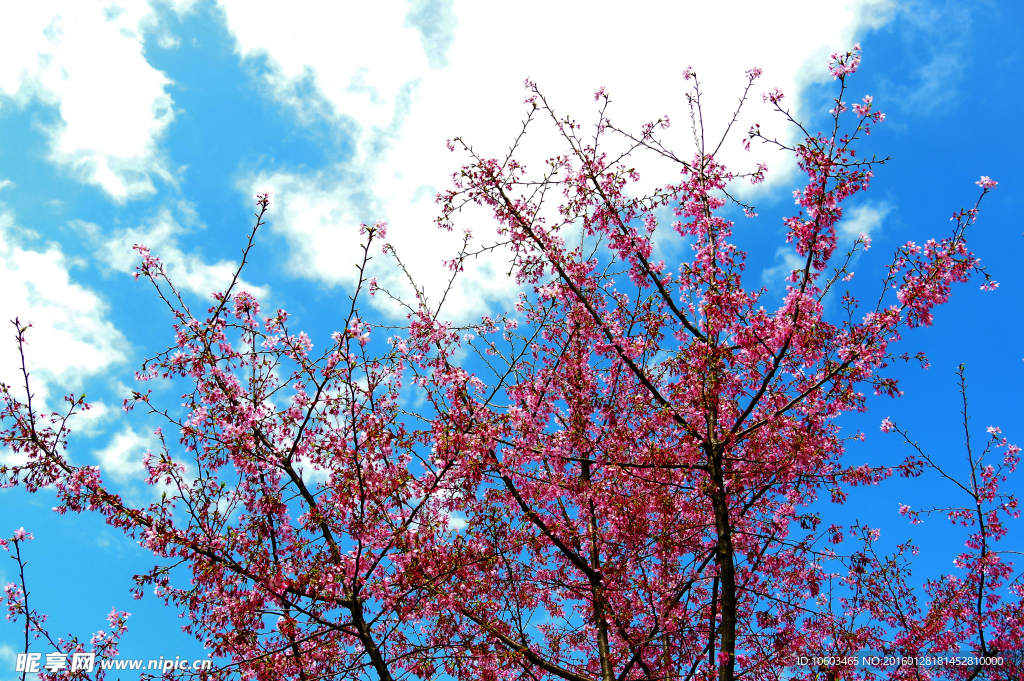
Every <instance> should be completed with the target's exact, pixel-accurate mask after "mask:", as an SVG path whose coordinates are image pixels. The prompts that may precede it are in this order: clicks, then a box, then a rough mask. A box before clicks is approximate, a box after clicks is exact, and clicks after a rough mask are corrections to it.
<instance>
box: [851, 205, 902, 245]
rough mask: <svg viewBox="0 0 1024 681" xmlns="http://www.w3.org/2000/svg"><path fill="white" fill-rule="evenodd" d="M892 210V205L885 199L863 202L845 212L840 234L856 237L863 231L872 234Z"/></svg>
mask: <svg viewBox="0 0 1024 681" xmlns="http://www.w3.org/2000/svg"><path fill="white" fill-rule="evenodd" d="M891 212H892V206H891V205H889V204H888V203H887V202H885V201H876V202H871V201H869V202H866V203H862V204H860V205H859V206H856V207H855V208H852V209H850V210H848V211H846V212H845V215H844V216H843V219H842V220H841V221H840V222H839V236H840V237H843V238H846V239H856V238H857V236H858V235H859V234H862V233H863V234H867V235H870V234H871V232H872V231H874V230H875V229H876V228H877V227H878V226H879V225H881V224H882V220H883V219H885V216H886V215H888V214H889V213H891Z"/></svg>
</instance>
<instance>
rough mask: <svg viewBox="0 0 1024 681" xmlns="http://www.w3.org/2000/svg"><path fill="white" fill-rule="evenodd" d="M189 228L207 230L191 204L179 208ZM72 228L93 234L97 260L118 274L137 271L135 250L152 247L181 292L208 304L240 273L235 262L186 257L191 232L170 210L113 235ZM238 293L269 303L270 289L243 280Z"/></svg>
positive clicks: (78, 226) (193, 255) (76, 223)
mask: <svg viewBox="0 0 1024 681" xmlns="http://www.w3.org/2000/svg"><path fill="white" fill-rule="evenodd" d="M178 213H180V214H181V215H182V217H183V218H184V221H185V223H186V224H191V225H195V226H196V228H199V229H204V227H202V226H201V225H199V224H198V223H197V222H195V215H194V212H193V211H192V209H191V207H190V206H188V205H187V204H185V205H182V206H180V207H179V208H178ZM71 226H72V227H74V228H76V229H80V230H84V231H86V232H88V233H90V234H91V235H92V237H93V239H94V242H95V243H96V257H97V258H98V259H99V260H100V261H102V262H104V263H105V264H107V265H108V266H109V267H111V268H112V269H115V270H119V271H121V272H125V273H131V272H134V271H135V268H136V267H137V266H138V265H139V262H140V257H139V254H138V253H137V252H135V250H133V246H134V245H135V244H142V245H145V246H147V247H149V249H150V252H151V253H152V254H153V255H155V256H157V257H158V258H160V259H161V260H162V261H163V263H164V266H165V268H166V269H167V274H168V276H169V277H170V279H171V281H172V282H173V283H174V285H175V287H176V288H178V290H179V291H189V292H192V293H195V294H196V295H198V296H201V297H202V298H203V299H204V300H208V299H209V297H210V294H212V293H213V292H215V291H223V290H224V289H225V288H227V286H228V284H229V283H231V277H232V276H234V273H235V271H236V270H237V269H238V263H237V262H235V261H231V260H219V261H217V262H215V263H212V264H208V263H206V262H205V261H204V260H203V258H202V256H201V255H199V254H196V253H185V252H184V251H182V250H181V247H180V246H179V245H178V237H179V236H180V235H182V234H184V233H185V232H186V231H187V229H186V227H184V226H182V225H181V224H180V223H179V221H178V220H176V219H175V217H174V214H173V213H172V211H171V210H170V209H169V208H166V207H164V208H162V209H161V210H160V211H159V212H158V213H157V214H156V215H155V216H154V217H153V218H152V219H151V220H149V221H148V222H147V224H145V225H143V226H140V227H135V228H131V229H122V230H118V231H115V232H112V233H110V234H103V233H102V230H101V229H100V227H98V226H97V225H94V224H91V223H87V222H82V221H72V223H71ZM235 291H236V292H238V291H248V292H249V293H251V294H252V295H254V296H256V297H257V298H258V299H260V300H261V301H262V302H263V303H266V299H267V296H268V295H269V289H268V288H267V287H265V286H257V285H254V284H251V283H249V282H246V281H245V280H244V279H241V280H239V282H238V283H237V284H236V288H235Z"/></svg>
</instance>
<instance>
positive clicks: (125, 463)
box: [96, 426, 152, 482]
mask: <svg viewBox="0 0 1024 681" xmlns="http://www.w3.org/2000/svg"><path fill="white" fill-rule="evenodd" d="M151 440H152V438H150V437H146V436H143V435H139V434H138V433H136V432H135V430H134V429H133V428H132V427H131V426H125V428H124V429H123V430H122V431H121V432H120V433H118V434H117V435H115V436H114V437H113V439H111V440H110V444H109V445H107V446H106V447H105V448H103V449H101V450H99V451H98V452H96V458H97V460H99V463H100V471H101V472H102V474H103V477H104V479H109V478H111V477H113V478H114V479H115V480H117V481H118V482H124V481H126V480H128V479H129V478H144V477H145V475H146V469H145V467H143V465H142V456H143V454H144V453H145V451H146V450H147V449H149V448H150V447H151V446H152V442H151Z"/></svg>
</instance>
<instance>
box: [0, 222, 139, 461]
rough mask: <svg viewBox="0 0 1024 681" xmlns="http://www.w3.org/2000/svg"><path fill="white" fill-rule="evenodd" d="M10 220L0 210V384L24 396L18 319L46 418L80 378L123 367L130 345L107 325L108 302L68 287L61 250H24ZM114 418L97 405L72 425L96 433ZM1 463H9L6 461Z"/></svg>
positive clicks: (34, 388)
mask: <svg viewBox="0 0 1024 681" xmlns="http://www.w3.org/2000/svg"><path fill="white" fill-rule="evenodd" d="M18 232H19V230H18V227H17V225H16V224H15V222H14V217H13V216H12V214H11V213H10V212H8V211H6V210H3V209H2V208H0V290H2V291H3V296H0V324H3V330H2V331H0V380H2V381H3V382H4V383H7V384H8V385H11V386H13V387H14V390H15V394H16V395H21V394H22V392H23V388H22V387H21V386H23V385H24V381H23V378H22V376H21V373H20V369H19V367H20V361H21V360H20V356H19V354H18V348H17V345H16V344H15V342H14V335H15V331H14V328H13V326H11V325H9V324H8V320H12V319H14V318H15V317H18V318H19V320H20V323H21V324H22V325H24V324H27V323H29V322H31V324H32V327H33V328H32V329H30V330H29V331H28V332H27V341H28V342H27V345H26V347H25V351H26V363H27V365H28V369H29V371H30V373H31V375H32V392H33V394H34V403H35V406H36V407H37V408H38V409H40V410H42V411H46V410H47V409H56V408H58V405H57V404H55V402H56V400H55V399H54V397H53V392H54V390H55V389H58V388H59V389H61V390H75V391H76V392H80V391H81V388H82V385H83V383H84V381H85V379H87V378H89V377H93V376H96V375H98V374H102V373H103V372H105V371H107V370H109V368H110V367H112V366H114V365H116V364H118V363H121V362H123V361H125V359H126V354H125V350H126V346H127V341H126V340H125V338H124V336H123V335H122V334H121V332H120V331H119V330H118V329H117V328H116V327H114V325H113V324H111V323H110V322H109V321H106V319H105V316H106V311H107V305H106V303H105V302H104V301H103V300H102V299H100V298H99V297H98V296H97V295H96V294H95V293H93V292H92V291H90V290H89V289H87V288H85V287H84V286H82V285H80V284H78V283H75V282H74V281H72V279H71V276H70V274H69V262H68V259H67V258H66V257H65V255H64V254H63V253H62V251H61V250H60V248H59V247H58V246H56V245H54V244H50V245H49V246H48V247H47V249H46V250H33V249H26V248H22V247H21V246H19V245H18V244H17V234H18ZM110 415H111V412H110V410H109V409H108V408H107V407H106V405H104V404H102V403H97V404H95V405H94V408H93V409H92V410H90V411H89V412H85V413H84V414H83V415H82V416H81V417H80V418H79V419H78V421H77V425H76V426H75V427H76V429H77V430H78V431H79V432H82V431H84V432H86V433H89V432H93V431H94V430H95V429H96V427H97V426H98V424H99V423H100V422H103V421H105V420H106V419H107V418H109V416H110ZM4 458H5V460H8V461H9V460H10V459H9V457H8V456H5V457H4Z"/></svg>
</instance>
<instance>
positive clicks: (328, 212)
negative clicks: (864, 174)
mask: <svg viewBox="0 0 1024 681" xmlns="http://www.w3.org/2000/svg"><path fill="white" fill-rule="evenodd" d="M221 4H222V6H223V7H224V9H225V15H226V17H227V22H228V26H229V28H230V30H231V31H232V32H233V34H234V36H235V38H236V41H237V49H238V51H239V52H240V54H241V55H243V56H244V57H245V58H247V59H250V60H253V59H257V60H258V59H265V61H266V65H267V67H268V70H267V74H266V76H265V77H266V83H267V85H268V90H269V92H271V93H272V95H273V96H274V97H275V98H276V99H277V100H278V101H280V102H282V103H283V104H284V105H286V106H290V107H293V108H294V109H295V111H296V112H297V115H298V116H299V120H300V121H302V120H307V119H309V118H310V117H323V118H326V119H328V120H329V121H331V122H333V123H334V124H335V126H336V130H337V131H338V134H339V135H343V136H349V137H351V140H352V143H353V146H354V154H353V157H352V159H351V160H346V161H343V162H339V164H338V166H337V168H335V169H331V170H330V171H329V172H326V171H323V170H321V171H319V172H315V173H310V172H306V171H302V170H287V169H284V170H280V171H279V172H277V173H276V174H273V175H262V176H258V177H253V178H251V180H250V181H248V182H246V183H245V184H244V188H245V190H246V191H250V190H254V189H261V188H266V187H273V188H274V189H275V190H276V191H277V192H278V195H277V197H276V199H277V201H278V203H277V206H278V209H277V210H275V213H274V222H273V225H272V227H273V228H275V229H277V230H279V231H281V232H283V233H284V234H286V235H287V236H288V238H289V239H290V241H291V244H292V248H293V254H292V257H293V261H292V264H293V269H294V270H295V271H296V273H299V274H301V275H302V276H307V277H309V278H311V279H315V280H316V279H318V280H321V281H324V282H329V283H350V282H351V281H352V276H353V274H354V268H353V267H352V263H353V261H354V259H355V257H356V249H355V248H354V247H353V243H354V241H353V239H354V235H355V229H356V226H357V225H358V223H359V222H367V221H372V220H375V219H387V220H388V221H389V223H390V225H391V232H390V240H391V241H392V242H393V243H395V244H396V246H397V247H398V248H399V252H400V253H401V254H402V255H403V256H405V257H406V259H409V260H411V262H410V266H411V269H412V270H413V273H414V275H415V276H416V278H417V280H418V281H421V282H425V283H426V284H427V285H428V290H431V291H433V292H435V296H436V295H437V293H438V292H439V290H440V288H441V287H442V285H443V282H444V281H446V279H447V276H446V274H447V273H446V272H444V271H443V269H442V268H441V267H440V260H441V258H442V257H450V256H451V255H452V253H453V247H454V243H457V242H458V240H459V238H458V237H459V235H443V234H439V233H438V231H437V229H436V228H435V227H434V224H433V219H434V218H435V217H436V214H437V207H436V206H435V205H434V203H433V200H432V199H433V196H434V194H435V192H436V191H437V190H438V189H443V188H447V187H448V186H449V184H450V173H451V172H452V171H454V170H457V165H458V164H459V163H461V162H463V161H464V159H463V158H462V157H461V156H457V155H452V154H450V153H448V152H447V150H446V149H445V148H444V140H445V139H446V138H449V137H454V136H457V135H458V136H462V137H463V138H465V139H466V140H467V141H469V142H471V143H472V144H473V145H474V147H475V148H476V149H477V150H478V151H479V152H480V153H481V154H483V155H485V156H500V155H502V154H503V153H504V152H505V151H506V150H507V148H508V145H509V144H510V143H511V141H512V139H513V137H514V135H515V134H516V132H517V131H518V128H519V125H520V121H521V119H522V117H523V116H524V115H525V107H524V106H523V105H522V100H523V97H524V94H523V89H522V82H523V79H524V78H525V77H527V76H529V77H530V78H531V79H532V80H534V81H535V82H537V83H538V85H539V86H540V87H541V89H542V90H543V91H544V92H545V93H547V94H548V95H549V96H550V98H551V101H552V103H553V105H554V106H555V107H556V110H557V111H558V112H560V113H562V114H571V115H572V116H573V117H575V118H576V119H577V120H578V121H579V122H580V123H583V124H585V125H586V124H589V123H590V122H591V121H592V120H594V118H595V113H596V104H595V103H594V102H593V93H594V91H596V90H597V89H598V87H600V86H607V88H608V90H609V92H610V94H611V97H612V100H613V101H612V107H611V109H610V110H609V115H610V117H611V119H612V120H613V121H614V122H615V124H616V125H618V126H620V127H623V128H625V129H627V130H629V129H634V130H635V129H636V128H637V127H638V126H639V125H640V124H642V123H643V122H645V121H648V120H652V119H655V118H657V117H658V116H660V115H662V114H665V113H670V114H672V115H673V116H674V121H675V124H674V126H673V128H672V129H671V130H670V131H669V133H670V134H669V135H668V141H669V142H670V143H671V144H672V145H673V146H675V147H676V149H677V151H679V152H681V153H682V154H683V155H684V157H685V156H688V155H689V153H691V152H689V151H688V149H692V137H691V133H690V131H689V126H688V122H689V121H688V112H687V109H686V104H685V100H684V89H685V87H686V85H687V84H686V83H685V82H684V81H683V79H682V78H681V76H680V73H681V72H682V70H683V68H685V67H686V66H693V67H694V68H695V69H696V71H697V73H698V75H699V76H700V78H701V81H702V83H703V91H704V92H705V93H706V94H705V99H704V119H705V121H707V122H709V123H708V126H707V127H708V137H709V138H713V139H717V137H716V136H719V135H721V133H722V131H723V130H724V126H725V121H727V120H728V117H729V116H730V115H731V111H732V109H733V107H734V106H735V104H736V102H737V100H738V95H739V93H740V91H741V88H742V86H743V78H744V77H743V72H744V71H745V70H746V69H748V68H751V67H753V66H760V67H761V68H762V69H763V71H764V76H763V77H762V80H761V81H760V82H759V83H758V84H757V89H756V91H755V93H754V95H755V96H754V97H753V98H752V99H751V101H749V102H748V108H747V110H746V111H747V113H746V114H745V115H744V117H743V118H742V119H741V120H740V121H739V122H738V123H737V125H736V128H735V130H734V132H737V133H740V134H742V133H743V132H744V131H745V130H746V129H747V127H749V125H750V123H752V122H754V121H757V122H760V123H762V127H763V129H765V130H766V131H768V132H774V133H776V134H778V135H780V136H782V137H783V138H784V139H789V138H790V137H791V130H790V129H788V128H787V127H786V126H784V125H783V124H782V122H781V121H780V120H779V117H778V116H772V115H771V114H770V113H769V112H768V111H767V110H766V107H765V105H763V104H762V103H761V101H760V97H759V94H760V92H762V91H764V90H767V89H769V88H770V87H774V86H780V87H782V88H783V90H785V91H786V92H787V95H788V99H787V100H786V101H787V102H789V103H790V104H791V106H793V107H794V108H795V110H796V111H797V112H799V111H800V105H801V102H802V100H801V90H802V88H803V87H805V86H806V85H807V84H808V83H809V82H812V81H821V80H823V79H827V78H829V76H828V74H827V72H826V70H825V59H826V58H827V56H828V54H829V53H830V52H832V51H835V50H838V49H846V48H848V47H849V46H850V44H852V42H853V41H854V39H855V37H856V35H857V34H858V33H859V32H861V31H862V30H863V29H864V28H865V27H875V26H878V25H880V24H881V23H883V22H884V21H885V20H886V18H887V17H888V16H889V9H890V8H891V6H892V3H891V2H890V1H889V0H878V1H875V2H854V1H852V0H851V1H847V2H837V3H828V4H826V5H822V4H821V3H820V2H816V1H814V0H805V1H803V2H792V3H790V4H789V5H788V6H787V11H786V12H765V11H764V5H763V4H762V3H758V2H753V1H749V2H742V3H729V4H726V5H718V6H712V5H709V4H707V3H700V4H697V3H675V4H667V3H656V2H653V1H651V2H646V3H644V2H641V3H640V4H637V3H634V4H633V5H631V6H630V9H629V11H628V12H624V11H623V10H622V8H621V5H620V4H614V5H613V4H611V3H604V4H602V3H587V4H586V5H585V6H584V5H578V4H574V3H557V2H550V0H545V1H544V2H541V1H539V0H535V1H527V2H525V3H519V4H517V5H516V8H515V11H509V10H508V9H507V8H506V7H504V6H502V5H495V4H489V3H470V2H457V3H455V4H454V7H452V4H451V3H450V2H447V3H446V2H443V1H442V2H437V1H436V0H435V2H434V3H433V4H431V3H430V2H422V1H417V2H416V3H414V5H410V4H408V3H405V2H401V1H400V0H392V1H390V2H385V1H382V2H375V3H346V4H344V5H342V4H335V5H329V4H322V3H311V4H308V5H302V6H289V8H288V9H287V11H285V10H282V9H281V8H280V5H278V4H275V3H272V2H270V1H269V0H267V1H265V2H253V0H244V1H243V0H222V1H221ZM270 17H272V18H273V19H272V20H270ZM371 26H372V30H368V27H371ZM339 27H343V28H342V30H341V33H340V34H339ZM445 63H447V66H445ZM805 64H807V65H809V67H808V68H803V67H804V66H805ZM811 67H813V68H811ZM311 89H312V90H313V91H314V92H315V95H314V96H312V97H310V96H308V95H306V96H303V94H302V93H308V92H309V91H310V90H311ZM538 123H540V125H537V126H535V129H534V131H533V132H532V133H531V134H530V135H528V141H529V142H530V145H529V146H528V148H526V149H524V150H523V152H522V153H521V154H519V157H520V159H521V160H522V161H524V162H525V163H526V165H527V167H528V168H530V167H532V168H534V169H537V168H540V167H543V166H542V162H543V159H544V158H546V157H548V156H550V155H552V154H553V153H557V152H558V151H560V150H561V146H554V145H553V144H552V143H551V137H550V135H551V133H550V132H549V128H550V126H549V124H548V122H546V121H538ZM734 147H735V148H734ZM721 158H722V159H723V160H724V161H725V162H726V163H727V164H730V165H735V167H737V168H742V169H749V168H752V167H753V165H754V163H756V162H757V161H767V163H768V164H769V167H770V169H771V170H773V171H775V173H774V174H771V173H770V174H769V184H770V183H771V182H773V181H778V180H779V179H784V178H785V176H786V175H787V174H788V173H789V172H791V171H792V169H793V164H792V162H791V161H790V160H788V159H787V158H785V157H784V156H782V155H780V154H778V153H774V152H770V151H769V150H767V149H766V148H760V149H758V148H756V147H755V150H754V151H753V152H752V153H751V154H750V155H747V154H745V153H744V152H742V151H741V148H740V144H739V136H737V137H735V138H734V140H733V142H732V144H731V145H730V146H727V147H726V148H725V149H724V151H723V153H722V154H721ZM644 164H645V165H640V166H639V167H640V169H641V171H643V170H644V169H645V168H646V169H647V172H646V174H644V176H643V177H644V180H643V184H642V186H641V187H639V191H643V190H644V189H646V188H650V187H652V186H654V185H656V184H661V183H664V182H666V181H669V180H672V179H674V178H675V177H676V176H677V172H678V168H674V167H671V166H669V165H667V164H666V163H659V162H658V161H657V160H656V159H652V160H651V161H650V162H648V161H644ZM761 191H763V189H762V190H761ZM490 222H491V221H490V220H488V219H487V216H486V215H484V214H483V213H477V214H476V215H473V216H464V217H463V218H462V219H460V221H459V226H463V225H465V226H472V227H473V229H474V230H475V231H477V232H484V233H486V232H487V231H488V230H489V229H490ZM481 225H483V226H486V227H485V228H483V229H481ZM506 270H507V265H506V263H504V262H503V261H502V259H501V258H500V257H494V258H491V259H489V260H487V261H486V262H480V263H477V264H476V267H474V268H472V269H469V268H468V269H467V273H466V275H465V276H464V277H462V281H461V286H462V289H461V291H459V292H458V293H459V295H458V297H457V298H458V302H457V305H456V307H455V308H453V309H450V310H449V313H459V314H477V313H479V312H480V311H482V310H483V309H484V307H486V306H487V303H488V302H489V301H490V302H494V301H501V300H508V293H509V291H508V289H509V281H508V279H507V278H506V277H505V276H504V271H506Z"/></svg>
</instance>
